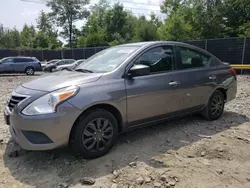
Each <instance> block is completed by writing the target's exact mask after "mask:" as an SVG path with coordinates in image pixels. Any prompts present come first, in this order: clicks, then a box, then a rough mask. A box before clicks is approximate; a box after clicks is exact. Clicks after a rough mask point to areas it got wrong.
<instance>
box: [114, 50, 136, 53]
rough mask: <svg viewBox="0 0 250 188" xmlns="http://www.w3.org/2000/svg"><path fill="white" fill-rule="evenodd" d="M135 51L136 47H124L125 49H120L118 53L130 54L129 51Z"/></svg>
mask: <svg viewBox="0 0 250 188" xmlns="http://www.w3.org/2000/svg"><path fill="white" fill-rule="evenodd" d="M133 51H134V49H132V50H131V49H123V50H119V51H118V52H117V53H118V54H129V53H131V52H133Z"/></svg>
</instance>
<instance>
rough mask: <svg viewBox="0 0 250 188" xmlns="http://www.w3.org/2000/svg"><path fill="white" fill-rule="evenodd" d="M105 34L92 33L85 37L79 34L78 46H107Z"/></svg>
mask: <svg viewBox="0 0 250 188" xmlns="http://www.w3.org/2000/svg"><path fill="white" fill-rule="evenodd" d="M107 45H108V43H107V41H106V35H105V34H101V33H93V34H90V35H88V36H87V37H84V36H81V37H79V39H78V45H77V46H78V47H79V48H81V47H95V46H107Z"/></svg>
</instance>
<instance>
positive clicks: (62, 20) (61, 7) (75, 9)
mask: <svg viewBox="0 0 250 188" xmlns="http://www.w3.org/2000/svg"><path fill="white" fill-rule="evenodd" d="M88 3H89V0H50V1H49V2H48V3H47V6H48V7H50V8H51V10H52V11H51V12H50V13H49V15H50V17H51V18H52V19H53V20H54V21H55V23H56V24H57V26H59V27H61V28H62V29H63V31H62V32H61V34H62V36H63V37H65V38H66V39H67V40H68V42H69V45H70V47H72V40H74V39H75V36H74V35H77V32H76V28H75V27H74V23H75V22H76V21H78V20H80V19H83V18H86V17H87V16H88V14H89V13H88V11H87V9H86V8H85V7H84V6H85V5H86V4H88ZM75 42H76V41H75Z"/></svg>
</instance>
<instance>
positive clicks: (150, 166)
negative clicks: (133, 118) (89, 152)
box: [0, 75, 250, 188]
mask: <svg viewBox="0 0 250 188" xmlns="http://www.w3.org/2000/svg"><path fill="white" fill-rule="evenodd" d="M34 78H35V76H33V77H27V76H22V75H16V76H1V77H0V81H1V89H0V103H1V106H0V113H1V114H2V113H3V106H4V103H5V100H6V97H7V96H8V95H9V94H10V92H11V91H12V89H13V88H14V87H16V86H17V85H18V84H20V83H22V82H25V81H28V80H31V79H34ZM249 96H250V77H248V76H238V94H237V98H236V99H235V100H233V101H231V102H230V103H228V104H227V105H226V111H225V113H224V115H223V117H222V118H221V119H219V120H217V121H214V122H208V121H205V120H204V119H202V118H201V117H199V116H193V117H186V118H182V119H179V120H173V121H168V122H166V123H162V124H159V125H155V126H153V127H148V128H143V129H139V130H136V131H133V132H129V133H126V134H124V135H122V136H121V137H120V138H119V141H118V143H117V144H116V146H115V147H114V148H113V149H112V151H111V152H110V153H109V154H107V155H106V156H104V157H102V158H99V159H95V160H88V161H87V160H83V159H79V158H75V157H74V156H73V155H72V153H71V152H70V151H69V150H68V149H66V148H64V149H59V150H55V151H48V152H27V153H24V154H23V155H21V156H19V157H17V158H10V157H8V155H7V153H8V151H9V150H10V149H11V147H12V146H11V145H10V144H8V141H9V139H10V136H9V132H8V127H7V126H6V125H5V124H4V122H3V118H2V116H0V143H1V144H0V187H4V188H5V187H7V188H9V187H17V188H22V187H25V188H26V187H42V188H47V187H48V188H50V187H61V188H63V187H103V188H106V187H107V188H108V187H112V188H117V187H118V188H119V187H122V188H123V187H126V188H132V187H134V188H135V187H150V188H151V187H172V188H173V187H176V188H196V187H197V188H205V187H206V188H210V187H211V188H214V187H219V188H224V187H225V188H226V187H227V188H228V187H230V188H241V187H244V188H249V187H250V150H249V147H250V127H249V125H250V123H249V119H248V117H249V116H250V109H249V106H250V97H249ZM86 177H90V178H92V179H88V178H86ZM82 183H90V184H93V183H94V185H91V186H85V185H82Z"/></svg>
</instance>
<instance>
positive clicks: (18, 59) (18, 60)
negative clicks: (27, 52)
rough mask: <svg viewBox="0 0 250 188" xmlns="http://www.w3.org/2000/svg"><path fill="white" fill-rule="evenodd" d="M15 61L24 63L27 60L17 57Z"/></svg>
mask: <svg viewBox="0 0 250 188" xmlns="http://www.w3.org/2000/svg"><path fill="white" fill-rule="evenodd" d="M14 62H15V63H23V62H25V60H24V58H16V59H14Z"/></svg>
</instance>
